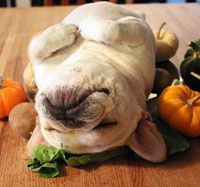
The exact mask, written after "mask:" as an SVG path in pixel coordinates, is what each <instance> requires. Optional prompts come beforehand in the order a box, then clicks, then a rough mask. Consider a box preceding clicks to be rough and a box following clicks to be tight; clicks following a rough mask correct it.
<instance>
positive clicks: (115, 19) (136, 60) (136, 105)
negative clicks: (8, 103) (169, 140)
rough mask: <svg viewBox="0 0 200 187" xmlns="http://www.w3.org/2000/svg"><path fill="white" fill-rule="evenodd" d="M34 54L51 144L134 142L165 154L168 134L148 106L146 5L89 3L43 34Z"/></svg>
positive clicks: (90, 148) (150, 50) (155, 156)
mask: <svg viewBox="0 0 200 187" xmlns="http://www.w3.org/2000/svg"><path fill="white" fill-rule="evenodd" d="M29 57H30V60H31V62H32V63H33V67H34V71H35V80H36V84H37V87H38V90H39V91H38V93H37V96H36V109H37V111H38V114H39V120H40V124H41V131H42V135H43V137H44V139H45V140H46V141H47V142H48V144H50V145H52V146H54V147H57V148H60V145H61V143H62V144H63V145H64V149H65V150H66V151H67V152H71V153H77V154H80V153H95V152H102V151H105V150H108V149H112V148H115V147H118V146H123V145H128V146H130V147H131V148H132V150H133V151H135V152H136V153H137V154H139V155H140V156H141V157H143V158H145V159H147V160H149V161H152V162H161V161H163V160H165V158H166V145H165V143H164V140H163V138H162V136H161V135H160V133H159V131H158V130H157V128H156V126H155V124H153V123H152V122H150V116H149V114H148V113H147V112H146V111H145V109H146V99H147V96H148V95H149V94H150V92H151V89H152V86H153V81H154V76H155V42H154V36H153V34H152V31H151V29H150V27H149V26H148V24H147V23H146V22H145V17H144V15H143V14H142V13H138V12H134V11H131V10H127V9H125V8H122V7H120V6H119V5H115V4H112V3H108V2H98V3H93V4H87V5H83V6H81V7H79V8H77V9H75V10H74V11H73V12H72V13H71V14H70V15H68V16H67V17H66V18H65V19H64V21H63V22H62V23H59V24H56V25H53V26H51V27H49V28H48V29H47V30H45V31H44V32H43V33H42V34H40V35H39V36H38V37H35V38H34V39H33V40H32V41H31V44H30V46H29ZM34 137H36V135H35V133H34V134H33V137H32V138H31V141H32V142H33V141H34Z"/></svg>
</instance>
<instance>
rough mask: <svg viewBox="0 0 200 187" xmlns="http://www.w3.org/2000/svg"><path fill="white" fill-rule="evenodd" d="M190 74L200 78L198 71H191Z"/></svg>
mask: <svg viewBox="0 0 200 187" xmlns="http://www.w3.org/2000/svg"><path fill="white" fill-rule="evenodd" d="M190 74H191V75H192V76H193V77H195V78H197V79H199V80H200V75H199V74H197V73H195V72H191V73H190Z"/></svg>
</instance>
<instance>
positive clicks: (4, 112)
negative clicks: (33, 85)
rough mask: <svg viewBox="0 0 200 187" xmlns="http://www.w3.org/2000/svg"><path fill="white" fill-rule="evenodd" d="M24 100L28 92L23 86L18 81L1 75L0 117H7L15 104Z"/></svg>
mask: <svg viewBox="0 0 200 187" xmlns="http://www.w3.org/2000/svg"><path fill="white" fill-rule="evenodd" d="M24 101H26V94H25V92H24V89H23V87H22V86H21V85H20V84H19V83H18V82H16V81H11V80H3V79H2V78H1V77H0V119H1V118H4V117H7V116H8V115H9V113H10V111H11V109H12V108H13V107H14V106H15V105H17V104H19V103H21V102H24Z"/></svg>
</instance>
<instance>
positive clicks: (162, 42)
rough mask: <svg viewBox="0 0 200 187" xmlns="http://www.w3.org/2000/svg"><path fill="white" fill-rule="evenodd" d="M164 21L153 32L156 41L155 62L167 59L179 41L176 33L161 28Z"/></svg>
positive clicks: (172, 53)
mask: <svg viewBox="0 0 200 187" xmlns="http://www.w3.org/2000/svg"><path fill="white" fill-rule="evenodd" d="M165 25H166V23H163V24H162V25H161V26H160V28H159V30H158V31H155V32H154V37H155V41H156V62H162V61H166V60H169V59H170V58H171V57H173V56H174V55H175V53H176V51H177V49H178V45H179V41H178V37H177V36H176V34H174V33H173V32H170V31H166V30H163V27H164V26H165Z"/></svg>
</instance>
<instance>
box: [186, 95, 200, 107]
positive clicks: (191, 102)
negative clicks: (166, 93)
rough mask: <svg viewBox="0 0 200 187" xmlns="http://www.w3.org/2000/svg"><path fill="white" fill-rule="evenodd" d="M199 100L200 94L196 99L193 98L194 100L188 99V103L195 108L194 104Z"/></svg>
mask: <svg viewBox="0 0 200 187" xmlns="http://www.w3.org/2000/svg"><path fill="white" fill-rule="evenodd" d="M199 99H200V94H199V95H197V96H195V97H193V98H191V99H188V101H187V103H188V104H189V105H190V106H193V105H194V103H195V102H196V101H198V100H199Z"/></svg>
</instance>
